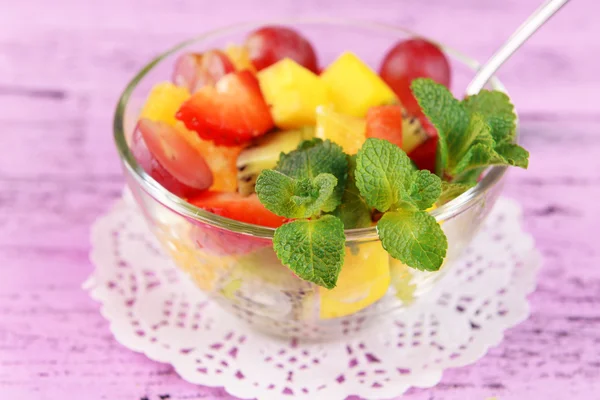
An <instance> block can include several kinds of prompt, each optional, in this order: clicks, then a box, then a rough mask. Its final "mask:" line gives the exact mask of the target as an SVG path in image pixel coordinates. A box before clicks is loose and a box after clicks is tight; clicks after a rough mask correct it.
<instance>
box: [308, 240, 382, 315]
mask: <svg viewBox="0 0 600 400" xmlns="http://www.w3.org/2000/svg"><path fill="white" fill-rule="evenodd" d="M356 250H357V249H354V251H356ZM389 285H390V268H389V256H388V253H387V252H386V251H385V250H384V249H383V247H382V246H381V243H380V242H371V243H362V244H360V245H358V253H357V254H353V250H352V249H350V248H346V256H345V258H344V265H343V266H342V270H341V272H340V276H339V278H338V281H337V285H336V287H335V288H333V289H331V290H328V289H326V288H324V287H319V299H320V317H321V319H329V318H337V317H343V316H345V315H350V314H353V313H355V312H357V311H360V310H362V309H363V308H365V307H367V306H369V305H371V304H373V303H375V302H376V301H377V300H379V299H380V298H382V297H383V295H384V294H385V293H386V292H387V290H388V287H389Z"/></svg>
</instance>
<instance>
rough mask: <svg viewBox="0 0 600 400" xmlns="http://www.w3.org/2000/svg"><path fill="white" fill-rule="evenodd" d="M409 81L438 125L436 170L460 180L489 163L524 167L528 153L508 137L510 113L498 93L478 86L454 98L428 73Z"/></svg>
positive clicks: (511, 126)
mask: <svg viewBox="0 0 600 400" xmlns="http://www.w3.org/2000/svg"><path fill="white" fill-rule="evenodd" d="M411 87H412V90H413V93H414V95H415V97H416V99H417V101H418V102H419V105H420V106H421V108H422V109H423V112H424V114H425V115H426V116H427V118H429V120H430V121H431V123H432V124H433V125H434V126H435V128H436V129H437V131H438V135H439V139H438V140H439V142H438V149H437V157H436V158H437V165H436V174H437V175H438V176H440V177H443V178H444V179H449V180H450V181H451V182H452V181H454V180H455V178H457V177H459V176H460V179H459V180H460V181H462V182H463V183H467V184H472V183H475V180H474V179H476V178H477V176H478V175H475V174H474V173H472V174H466V173H468V172H469V171H473V170H480V169H485V167H488V166H490V165H506V166H517V167H521V168H527V164H528V159H529V153H528V152H527V151H526V150H525V149H523V148H522V147H520V146H519V145H517V144H514V143H512V141H513V140H514V137H515V133H516V132H515V130H516V115H515V113H514V107H513V105H512V104H511V103H510V100H509V98H508V96H506V95H505V94H504V93H502V92H497V91H493V92H492V91H487V90H482V91H481V92H480V93H478V94H476V95H474V96H470V97H467V98H466V99H465V100H463V101H458V100H456V99H455V98H454V97H453V96H452V94H451V93H450V91H449V90H448V89H447V88H446V87H445V86H443V85H440V84H438V83H436V82H434V81H432V80H431V79H415V80H414V81H413V82H412V85H411ZM479 172H480V171H479ZM466 177H469V179H468V180H467V179H466Z"/></svg>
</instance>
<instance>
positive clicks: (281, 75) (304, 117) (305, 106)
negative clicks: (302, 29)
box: [257, 58, 329, 129]
mask: <svg viewBox="0 0 600 400" xmlns="http://www.w3.org/2000/svg"><path fill="white" fill-rule="evenodd" d="M257 77H258V81H259V83H260V88H261V90H262V93H263V95H264V97H265V100H266V101H267V104H269V105H270V106H271V115H272V116H273V120H274V121H275V125H277V126H278V127H280V128H282V129H294V128H298V127H301V126H304V125H314V124H315V109H316V108H317V106H319V105H321V104H328V103H329V94H328V91H327V87H326V85H325V84H324V83H323V81H321V80H320V79H319V77H318V76H317V75H315V74H314V73H312V72H311V71H309V70H308V69H306V68H304V67H303V66H301V65H300V64H298V63H296V62H295V61H293V60H290V59H289V58H285V59H283V60H281V61H278V62H276V63H275V64H273V65H271V66H270V67H268V68H265V69H263V70H262V71H260V72H259V73H258V75H257Z"/></svg>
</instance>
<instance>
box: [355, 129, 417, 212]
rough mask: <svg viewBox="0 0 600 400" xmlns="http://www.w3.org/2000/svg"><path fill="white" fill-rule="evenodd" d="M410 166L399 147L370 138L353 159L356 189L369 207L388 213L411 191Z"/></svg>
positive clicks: (385, 141)
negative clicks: (354, 161) (404, 194)
mask: <svg viewBox="0 0 600 400" xmlns="http://www.w3.org/2000/svg"><path fill="white" fill-rule="evenodd" d="M413 168H414V167H413V165H412V163H411V161H410V159H409V158H408V156H407V155H406V153H404V152H403V151H402V150H401V149H400V148H399V147H398V146H396V145H394V144H392V143H390V142H388V141H387V140H383V139H375V138H370V139H367V140H366V141H365V143H364V144H363V146H362V147H361V148H360V150H359V151H358V153H357V155H356V172H355V174H356V186H357V187H358V189H359V191H360V193H361V195H362V196H363V197H364V198H365V200H366V201H367V204H369V206H371V207H373V208H376V209H377V210H379V211H382V212H384V211H387V210H389V209H390V208H391V207H392V206H394V205H397V204H398V203H399V202H400V200H401V198H402V195H403V193H405V192H407V191H408V190H409V189H410V182H411V181H410V177H411V174H412V171H413Z"/></svg>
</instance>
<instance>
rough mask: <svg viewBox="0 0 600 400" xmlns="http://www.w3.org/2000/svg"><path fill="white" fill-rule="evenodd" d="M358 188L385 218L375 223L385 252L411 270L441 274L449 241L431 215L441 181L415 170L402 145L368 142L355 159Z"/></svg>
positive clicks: (427, 173) (368, 140)
mask: <svg viewBox="0 0 600 400" xmlns="http://www.w3.org/2000/svg"><path fill="white" fill-rule="evenodd" d="M355 174H356V185H357V186H358V189H359V190H360V193H361V195H362V196H363V197H364V198H365V200H366V201H367V203H368V204H369V205H370V206H371V207H373V208H376V209H377V210H379V211H381V212H385V214H384V215H383V216H382V217H381V219H380V220H379V222H378V223H377V232H378V234H379V238H380V239H381V243H382V245H383V248H384V249H385V250H386V251H387V252H388V253H389V254H390V255H391V256H392V257H394V258H397V259H398V260H400V261H402V262H403V263H405V264H407V265H408V266H410V267H413V268H417V269H420V270H427V271H437V270H438V269H439V268H440V267H441V265H442V262H443V261H444V257H445V255H446V249H447V247H448V242H447V240H446V236H445V235H444V232H443V231H442V228H440V226H439V225H438V223H437V222H436V220H435V218H433V217H432V216H431V215H429V213H427V211H425V210H426V209H427V208H429V207H431V206H432V205H433V204H434V203H435V202H436V201H437V200H438V198H439V197H440V194H441V193H442V181H441V179H440V178H439V177H438V176H437V175H434V174H432V173H430V172H429V171H424V170H421V171H419V170H414V169H413V168H412V166H411V163H410V159H409V158H408V156H407V155H406V153H404V152H403V151H402V150H401V149H400V148H399V147H398V146H396V145H394V144H392V143H390V142H388V141H386V140H381V139H367V141H366V142H365V144H364V145H363V146H362V148H361V149H360V150H359V151H358V154H357V155H356V171H355Z"/></svg>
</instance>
